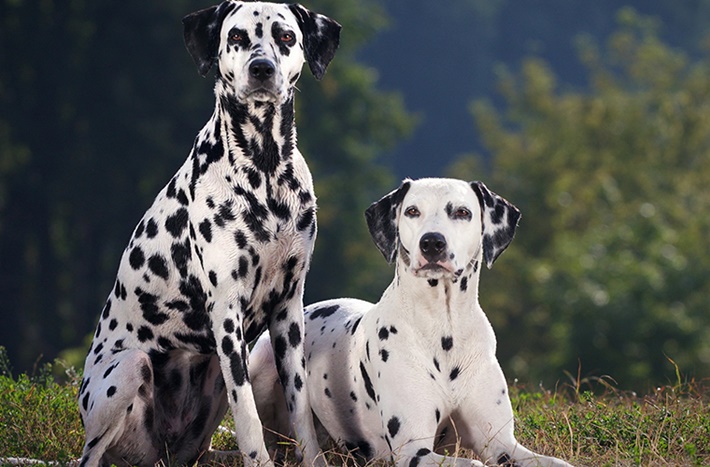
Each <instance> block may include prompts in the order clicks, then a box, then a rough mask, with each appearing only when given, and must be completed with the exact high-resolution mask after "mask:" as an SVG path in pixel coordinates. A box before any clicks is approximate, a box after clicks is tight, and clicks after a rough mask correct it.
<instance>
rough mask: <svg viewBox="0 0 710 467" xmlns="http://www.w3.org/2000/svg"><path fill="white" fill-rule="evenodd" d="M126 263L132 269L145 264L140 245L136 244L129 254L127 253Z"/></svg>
mask: <svg viewBox="0 0 710 467" xmlns="http://www.w3.org/2000/svg"><path fill="white" fill-rule="evenodd" d="M128 263H129V264H130V265H131V267H132V268H133V269H134V270H137V269H140V268H141V267H142V266H143V264H145V254H143V250H142V249H141V247H139V246H137V247H135V248H133V249H132V250H131V254H130V255H128Z"/></svg>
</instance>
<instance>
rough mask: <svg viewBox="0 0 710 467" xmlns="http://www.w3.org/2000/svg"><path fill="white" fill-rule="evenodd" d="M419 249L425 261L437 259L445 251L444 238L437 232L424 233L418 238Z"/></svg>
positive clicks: (441, 257)
mask: <svg viewBox="0 0 710 467" xmlns="http://www.w3.org/2000/svg"><path fill="white" fill-rule="evenodd" d="M419 249H420V250H421V252H422V255H423V256H424V258H425V259H426V260H427V261H429V262H434V261H439V260H441V259H443V258H444V255H445V252H446V238H445V237H444V236H443V235H442V234H440V233H439V232H429V233H425V234H424V235H422V238H421V239H419Z"/></svg>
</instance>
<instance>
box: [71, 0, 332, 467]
mask: <svg viewBox="0 0 710 467" xmlns="http://www.w3.org/2000/svg"><path fill="white" fill-rule="evenodd" d="M183 23H184V26H185V43H186V46H187V49H188V51H189V52H190V54H191V55H192V57H193V59H194V61H195V63H196V65H197V67H198V71H199V72H200V74H202V75H203V76H205V75H206V74H207V73H208V72H209V71H210V69H213V68H214V69H215V75H216V79H215V95H216V102H215V110H214V113H213V115H212V117H211V118H210V120H209V121H208V122H207V124H206V125H205V126H204V128H203V129H202V130H201V131H200V132H199V134H198V135H197V137H196V138H195V142H194V144H193V147H192V150H191V152H190V154H189V156H188V158H187V160H186V161H185V163H184V164H183V165H182V167H180V169H179V170H178V171H177V173H176V174H175V175H174V176H173V177H172V178H171V179H170V181H169V182H168V183H167V185H166V186H165V187H164V188H163V189H162V190H161V191H160V193H159V194H158V196H157V197H156V199H155V201H154V202H153V204H152V206H151V207H150V208H148V210H147V211H146V213H145V215H144V216H143V218H142V219H141V220H140V222H139V223H138V225H137V226H136V228H135V230H134V231H133V235H132V237H131V239H130V242H129V243H128V246H127V247H126V249H125V251H124V253H123V257H122V259H121V262H120V265H119V269H118V274H117V278H116V282H115V284H114V287H113V290H112V292H111V294H110V295H109V297H108V299H107V300H106V303H105V306H104V308H103V311H102V313H101V316H100V318H99V322H98V325H97V327H96V332H95V334H94V338H93V342H92V344H91V347H90V349H89V353H88V355H87V358H86V364H85V368H84V379H83V382H82V385H81V388H80V391H79V408H80V413H81V416H82V420H83V422H84V425H85V428H86V443H85V446H84V452H83V456H82V461H81V464H82V466H84V465H85V466H92V467H93V466H97V465H99V464H100V463H115V464H119V465H123V464H125V463H128V464H131V465H140V466H152V465H154V464H155V463H156V462H159V461H163V462H166V463H167V462H168V460H169V462H170V463H177V464H192V463H194V462H195V461H196V460H197V459H198V458H201V457H202V458H204V457H203V456H205V455H208V454H205V453H206V451H207V450H208V448H209V446H210V440H211V436H212V433H213V432H214V430H215V429H216V427H217V425H218V424H219V423H220V421H221V420H222V417H223V415H224V413H225V412H226V410H227V408H228V407H230V408H231V411H232V414H233V416H234V418H235V426H236V427H237V428H236V437H237V443H238V445H239V448H240V450H241V451H242V454H243V456H244V460H245V462H246V463H247V464H270V462H271V461H270V460H269V456H268V453H267V451H266V448H265V446H264V441H263V435H262V427H261V424H260V423H259V420H258V417H257V413H256V408H255V405H254V398H253V393H252V388H251V382H250V376H249V371H248V367H247V361H248V347H247V345H248V344H249V343H250V342H252V341H254V340H255V339H256V338H257V337H258V336H259V335H260V334H261V333H262V331H264V330H266V329H268V330H269V332H270V334H271V335H272V336H273V338H274V346H275V348H276V355H277V356H278V360H277V363H278V366H279V372H280V374H281V377H282V383H283V386H282V389H283V390H284V391H285V393H286V394H288V395H289V404H288V408H287V412H288V413H289V416H290V420H291V423H292V428H293V430H294V431H296V432H298V433H299V438H298V441H299V442H300V446H301V447H302V448H303V454H304V461H305V462H307V463H308V464H309V465H312V464H313V463H314V462H316V463H319V464H323V461H322V459H319V460H316V456H317V455H318V446H317V442H316V440H315V432H314V429H313V423H312V418H311V411H310V409H309V405H308V401H307V395H306V394H305V391H304V388H305V357H304V352H303V305H302V296H303V287H304V280H305V274H306V271H307V270H308V267H309V263H310V256H311V253H312V250H313V243H314V240H315V236H316V216H315V212H316V199H315V195H314V191H313V182H312V179H311V174H310V172H309V170H308V167H307V165H306V162H305V160H304V158H303V157H302V155H301V154H300V152H299V151H298V148H297V147H296V128H295V126H294V89H295V87H294V85H295V83H296V81H297V80H298V78H299V76H300V73H301V67H302V65H303V63H304V62H307V63H308V64H309V66H310V68H311V70H312V72H313V74H314V75H315V76H316V78H318V79H320V78H321V77H322V76H323V73H324V72H325V69H326V67H327V65H328V63H329V62H330V60H331V59H332V58H333V56H334V53H335V50H336V48H337V46H338V40H339V31H340V26H339V25H338V24H337V23H336V22H335V21H333V20H331V19H329V18H327V17H325V16H323V15H320V14H317V13H313V12H311V11H309V10H307V9H305V8H304V7H302V6H300V5H295V4H294V5H285V4H272V3H260V2H250V3H242V2H238V1H231V0H229V1H225V2H223V3H222V4H220V5H217V6H214V7H211V8H207V9H205V10H201V11H199V12H196V13H193V14H191V15H188V16H186V17H185V19H184V20H183Z"/></svg>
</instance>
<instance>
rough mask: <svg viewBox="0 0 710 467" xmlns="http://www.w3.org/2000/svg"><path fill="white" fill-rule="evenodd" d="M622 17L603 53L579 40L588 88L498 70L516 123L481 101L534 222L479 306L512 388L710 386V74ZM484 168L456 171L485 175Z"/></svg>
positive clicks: (647, 24) (497, 177)
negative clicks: (494, 333) (680, 380)
mask: <svg viewBox="0 0 710 467" xmlns="http://www.w3.org/2000/svg"><path fill="white" fill-rule="evenodd" d="M658 26H659V24H658V23H657V22H655V21H653V20H650V19H648V18H644V17H640V16H639V15H637V14H636V13H635V12H634V11H633V10H631V9H624V10H621V11H620V13H619V15H618V29H617V31H616V32H615V33H613V34H612V35H611V36H610V38H609V40H608V43H607V45H606V47H604V48H603V49H602V48H600V47H599V46H597V45H596V44H595V43H594V42H593V41H591V40H589V39H588V38H587V39H585V38H581V39H580V41H579V43H578V46H579V54H580V58H581V60H582V62H583V63H584V64H585V66H586V67H587V69H588V73H589V89H588V90H584V91H580V90H570V89H561V86H559V85H558V84H557V83H556V79H555V76H554V73H553V72H552V70H551V69H550V67H549V66H548V65H547V64H546V63H545V62H543V61H541V60H538V59H535V58H530V59H527V60H526V61H525V62H524V64H523V66H522V70H521V71H520V73H518V74H513V73H510V72H507V71H505V70H501V74H500V76H501V77H500V89H501V92H502V95H503V97H504V99H505V102H506V111H505V113H500V112H499V111H498V110H496V109H495V108H494V107H493V106H492V105H491V104H490V103H488V102H485V101H478V102H476V103H475V104H474V105H473V107H472V110H473V113H474V116H475V118H476V122H477V127H478V130H479V132H480V133H481V135H483V138H484V140H485V144H486V146H487V148H488V149H489V150H490V152H491V153H492V155H493V159H492V162H491V169H490V172H489V173H488V174H487V176H486V179H489V180H487V181H489V186H490V187H491V188H492V189H493V190H494V191H497V192H498V193H499V194H501V195H502V196H504V197H506V198H507V199H509V200H510V201H511V202H513V203H514V204H516V205H517V206H518V207H519V208H520V209H521V210H522V213H523V218H522V222H521V224H520V228H519V230H518V236H517V238H516V241H514V242H513V244H512V246H511V248H509V250H508V251H507V252H506V254H505V255H504V258H502V259H501V261H499V262H497V263H496V266H495V268H494V269H493V270H492V271H489V272H487V273H485V274H484V277H483V284H482V287H481V300H482V302H483V306H484V309H486V310H487V311H488V314H489V316H490V317H491V320H492V321H493V322H494V326H495V327H496V328H497V330H498V333H499V355H500V356H501V358H502V360H503V361H504V364H505V367H506V368H507V369H508V376H509V377H518V378H520V379H523V380H527V381H530V380H532V381H537V380H544V381H546V382H547V383H551V382H554V381H555V380H556V379H558V378H559V377H561V375H562V372H563V371H565V370H566V371H568V372H570V373H571V374H572V375H576V374H577V368H578V365H581V370H582V375H583V376H584V375H585V374H591V375H595V376H601V375H610V376H611V377H613V378H614V379H615V380H616V381H618V382H619V384H620V385H621V387H623V388H635V389H648V385H650V384H657V383H664V382H667V381H668V379H671V380H674V379H675V376H674V374H675V369H674V367H673V365H672V362H670V361H669V360H672V361H673V362H675V363H677V364H678V366H679V368H680V370H681V371H682V372H685V373H687V374H688V375H691V376H692V375H695V376H697V377H707V376H709V375H710V315H709V314H708V312H707V308H708V304H709V301H708V298H707V292H706V291H707V290H708V287H710V254H709V253H710V243H709V242H708V240H707V237H708V234H709V233H710V220H709V219H708V217H707V216H705V215H704V213H706V212H709V211H708V209H709V208H710V183H709V182H710V106H708V102H710V82H709V81H708V80H707V76H708V73H709V72H710V61H708V59H707V58H702V59H699V60H696V61H691V60H690V59H688V57H687V56H685V55H684V54H683V53H681V52H679V51H677V50H674V49H672V48H670V47H669V46H667V45H665V44H664V43H663V42H662V41H661V40H660V39H659V37H658V33H657V31H658ZM481 166H482V165H481V162H480V159H478V158H476V157H468V158H462V159H461V160H460V161H459V162H458V163H457V164H456V166H455V167H452V169H451V172H453V173H457V174H462V173H464V174H466V175H468V176H469V177H471V178H476V177H477V176H478V177H480V171H479V168H480V167H481Z"/></svg>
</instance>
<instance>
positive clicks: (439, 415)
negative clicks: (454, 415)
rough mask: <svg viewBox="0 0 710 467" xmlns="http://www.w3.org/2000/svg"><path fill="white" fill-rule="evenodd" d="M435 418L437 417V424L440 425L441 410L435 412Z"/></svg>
mask: <svg viewBox="0 0 710 467" xmlns="http://www.w3.org/2000/svg"><path fill="white" fill-rule="evenodd" d="M434 416H435V417H436V423H439V420H441V412H440V411H439V409H436V410H435V411H434Z"/></svg>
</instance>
